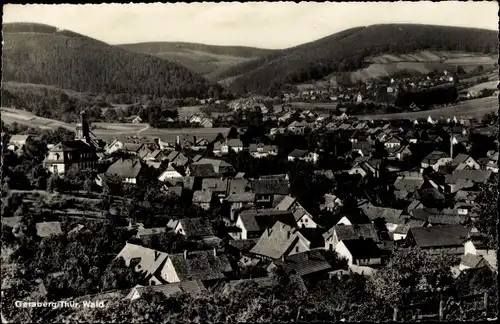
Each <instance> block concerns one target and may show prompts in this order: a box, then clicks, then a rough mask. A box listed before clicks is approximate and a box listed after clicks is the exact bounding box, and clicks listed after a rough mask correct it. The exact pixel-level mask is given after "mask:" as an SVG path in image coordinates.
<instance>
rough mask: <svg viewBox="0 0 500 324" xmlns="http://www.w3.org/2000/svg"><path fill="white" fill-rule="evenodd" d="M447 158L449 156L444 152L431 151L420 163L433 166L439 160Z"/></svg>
mask: <svg viewBox="0 0 500 324" xmlns="http://www.w3.org/2000/svg"><path fill="white" fill-rule="evenodd" d="M449 157H450V156H449V155H448V154H446V153H444V152H441V151H432V152H431V153H429V154H428V155H427V156H426V157H425V158H424V159H423V160H422V162H424V163H429V164H435V163H436V162H437V161H438V160H439V159H442V158H449Z"/></svg>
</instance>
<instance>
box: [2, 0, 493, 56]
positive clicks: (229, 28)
mask: <svg viewBox="0 0 500 324" xmlns="http://www.w3.org/2000/svg"><path fill="white" fill-rule="evenodd" d="M3 9H4V11H3V21H4V22H36V23H43V24H48V25H52V26H55V27H58V28H61V29H68V30H72V31H74V32H77V33H80V34H83V35H86V36H89V37H92V38H96V39H98V40H101V41H104V42H106V43H109V44H124V43H139V42H155V41H167V42H177V41H182V42H193V43H204V44H213V45H240V46H253V47H261V48H270V49H278V48H286V47H291V46H296V45H299V44H303V43H307V42H310V41H314V40H316V39H319V38H322V37H325V36H328V35H331V34H333V33H336V32H339V31H342V30H345V29H348V28H352V27H358V26H367V25H373V24H381V23H415V24H433V25H447V26H462V27H475V28H485V29H492V30H498V4H497V2H496V1H480V2H471V1H469V2H458V1H446V2H445V1H441V2H382V3H381V2H358V3H356V2H350V3H349V2H345V3H336V2H333V3H332V2H330V3H328V2H327V3H314V2H301V3H298V4H296V3H294V2H274V3H273V2H268V3H265V2H254V3H251V2H247V3H209V2H204V3H189V4H186V3H175V4H163V3H153V4H100V5H92V4H89V5H68V4H60V5H16V4H7V5H5V6H4V8H3Z"/></svg>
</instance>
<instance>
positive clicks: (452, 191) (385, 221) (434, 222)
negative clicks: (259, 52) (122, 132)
mask: <svg viewBox="0 0 500 324" xmlns="http://www.w3.org/2000/svg"><path fill="white" fill-rule="evenodd" d="M302 114H304V117H308V118H313V119H316V120H315V121H313V122H312V123H300V122H297V123H296V122H293V123H291V124H290V125H289V126H288V130H289V131H291V132H294V133H301V132H302V133H303V132H304V130H305V128H306V127H313V128H317V129H323V130H324V131H325V132H336V133H337V134H338V135H339V141H340V142H342V143H344V144H345V145H344V146H343V147H342V148H339V151H338V152H337V151H335V152H324V151H322V150H321V149H315V150H312V149H311V150H299V149H295V150H293V151H292V152H289V153H287V154H286V157H284V158H286V159H287V160H288V161H295V160H303V161H306V162H309V163H313V164H315V163H317V162H318V160H319V158H320V157H321V155H324V154H335V155H336V156H343V157H344V158H345V159H346V161H351V163H350V167H349V168H347V169H345V170H316V171H315V172H316V173H318V174H322V175H324V176H326V177H330V178H333V177H335V176H336V174H338V173H344V174H349V175H350V176H353V177H358V178H371V179H375V180H377V179H379V180H380V181H384V182H386V183H387V179H390V178H391V177H392V180H391V181H390V182H388V183H387V184H388V186H389V187H391V188H392V190H393V192H394V196H395V197H396V199H397V201H398V202H399V203H398V206H401V207H398V208H395V207H394V206H386V205H383V203H382V202H381V200H380V199H377V197H375V198H374V197H373V196H367V197H366V199H360V200H359V201H358V206H357V210H356V211H351V212H345V211H344V210H343V209H342V206H343V203H344V202H343V201H342V200H341V199H340V198H338V193H336V192H335V190H334V191H332V192H329V193H327V194H325V197H324V202H323V203H322V204H321V205H320V209H321V210H322V211H328V212H330V213H331V218H332V219H330V220H329V222H328V224H329V225H328V226H327V225H325V222H324V220H321V219H319V218H318V215H314V214H312V213H311V211H308V210H306V209H305V208H304V207H303V206H302V205H301V203H300V202H299V200H298V199H297V198H296V197H293V196H292V195H291V191H290V177H289V175H288V174H275V175H267V176H260V177H258V178H247V177H246V176H245V174H244V173H242V172H239V171H240V170H236V169H235V168H234V167H233V166H232V165H231V164H229V163H227V162H225V161H224V160H223V159H221V158H220V157H218V156H217V155H224V154H227V153H228V152H229V151H230V150H232V151H234V152H236V153H238V152H241V151H243V150H248V151H249V152H250V153H251V155H252V156H253V157H255V158H261V157H266V156H270V155H278V147H276V146H273V145H260V144H251V145H249V147H244V146H243V144H242V142H241V140H239V139H228V138H227V135H228V130H227V132H222V133H221V134H217V136H213V137H212V138H207V137H203V138H200V137H198V138H196V137H195V136H192V135H189V136H186V135H185V134H184V135H172V136H171V138H169V139H156V140H152V141H149V142H148V141H146V142H145V141H142V140H140V139H134V140H130V141H128V142H127V141H126V140H119V139H115V140H113V141H111V142H110V143H108V144H107V145H106V146H104V147H103V148H101V149H100V150H98V149H97V148H96V144H95V140H94V139H92V138H91V137H90V134H89V130H88V129H89V127H88V124H87V123H86V121H85V120H83V121H82V126H81V127H80V131H79V132H78V133H77V138H76V139H75V140H73V141H68V142H62V143H58V144H56V145H54V146H53V147H52V148H51V149H50V151H49V155H48V156H47V158H46V160H45V161H44V165H45V166H46V167H47V168H48V169H49V170H50V171H51V172H55V173H59V174H61V175H64V172H65V170H67V169H68V167H69V166H73V165H76V166H78V167H80V168H85V167H91V166H95V165H96V164H97V162H98V161H99V159H106V158H107V156H109V155H110V154H113V152H116V151H127V152H129V153H132V155H133V157H132V158H120V159H118V160H116V161H115V162H114V163H112V164H111V165H110V166H109V168H108V169H107V170H106V171H105V174H113V175H116V176H118V177H119V178H121V179H122V180H123V182H124V183H127V184H129V185H136V184H137V182H138V178H139V177H140V175H141V172H142V170H143V168H144V166H145V165H149V166H153V167H155V168H162V169H161V170H160V171H161V175H160V176H159V178H158V181H160V182H161V183H162V185H163V186H162V190H164V191H165V192H167V193H169V194H172V195H177V196H183V195H190V196H191V197H192V203H193V204H195V205H198V206H199V207H201V208H203V209H211V208H213V207H220V206H223V207H227V208H226V209H224V210H227V215H225V226H226V233H225V238H226V241H227V243H226V246H225V248H224V249H221V248H220V245H215V246H214V247H213V249H210V250H203V251H184V252H183V253H178V254H168V253H166V252H164V251H156V250H152V249H150V248H146V247H144V246H141V245H137V244H131V243H127V244H126V245H125V246H124V247H123V249H122V251H121V252H120V253H119V254H118V255H117V256H116V257H117V258H123V259H124V260H125V263H126V264H127V266H131V267H134V269H135V271H136V272H138V273H141V274H142V275H143V279H144V282H145V283H146V284H147V285H150V286H155V287H154V289H158V290H159V291H161V292H163V293H165V294H166V295H169V294H172V293H175V292H178V291H184V292H188V293H191V292H200V291H203V290H204V289H206V287H208V286H210V285H213V284H215V283H219V282H221V281H222V282H223V283H224V284H225V291H231V290H232V289H234V288H235V286H237V284H239V283H241V282H243V281H246V280H250V281H254V282H256V283H257V284H259V285H273V284H276V283H275V282H273V281H272V280H271V279H270V278H271V276H269V277H265V278H254V279H245V280H241V279H240V278H238V277H237V275H236V274H237V273H239V272H240V271H241V270H243V269H246V268H248V267H253V266H260V267H263V268H265V269H266V270H267V271H268V272H269V274H270V273H271V272H272V270H273V269H274V268H276V267H278V266H279V267H282V268H283V269H284V270H285V271H286V272H287V273H289V274H290V276H291V277H293V278H295V280H297V281H298V282H303V280H304V279H311V280H317V279H318V278H324V277H329V276H333V275H339V274H345V273H346V272H355V273H360V274H364V275H371V274H373V273H374V272H376V271H377V270H378V269H380V267H383V266H384V265H385V264H386V262H387V260H388V258H389V257H390V253H391V250H392V248H393V247H394V246H395V245H401V244H403V245H407V246H417V247H420V248H421V249H425V250H429V251H432V252H435V253H449V254H453V255H457V256H461V262H460V264H459V265H450V266H453V268H452V269H453V271H454V273H456V274H457V275H459V274H460V272H462V271H465V270H466V269H471V268H481V267H488V268H490V269H491V271H494V272H496V271H497V264H496V253H495V247H493V246H489V245H488V244H487V243H486V240H485V237H484V235H482V234H481V233H479V232H478V231H477V229H476V228H475V227H474V222H475V220H476V219H477V217H478V214H477V210H476V208H474V207H475V203H476V199H477V197H478V195H479V193H480V192H479V188H480V186H481V185H482V184H485V183H488V182H489V181H491V178H492V175H493V173H497V172H498V150H492V151H490V152H488V154H487V156H484V157H478V156H473V153H472V151H471V146H472V143H471V142H470V139H471V135H472V134H474V133H478V134H482V135H488V134H489V135H491V136H493V134H494V132H495V131H496V129H495V127H492V126H484V125H482V124H479V123H474V122H471V121H470V120H457V119H456V118H454V119H450V120H447V121H440V122H438V121H435V120H433V119H432V118H430V117H429V119H428V120H421V121H413V122H408V123H406V124H400V125H398V124H396V123H391V122H383V123H378V124H376V123H374V122H368V121H358V120H353V119H349V118H347V117H346V116H344V118H337V119H335V120H328V118H325V119H322V120H320V121H319V122H318V120H317V119H318V118H319V117H317V116H315V115H314V114H312V113H311V112H302ZM306 124H307V125H306ZM269 136H270V137H271V138H272V136H273V134H272V133H271V134H269ZM16 141H17V139H16ZM13 143H14V142H13ZM420 144H424V145H420ZM12 145H14V144H12ZM17 145H22V143H18V144H17ZM209 145H213V153H214V154H215V157H212V158H207V157H203V156H202V155H201V154H199V155H196V156H194V157H188V155H187V154H186V152H184V151H183V150H184V149H190V150H193V149H194V150H199V151H200V153H202V151H203V150H204V149H207V147H208V146H209ZM416 146H419V147H420V149H419V150H421V147H425V148H427V150H428V151H429V152H424V153H422V152H421V151H419V150H416V149H415V147H416ZM444 147H446V149H444ZM380 148H382V149H383V150H384V151H386V152H387V156H385V157H382V158H381V157H375V153H376V152H377V150H380ZM336 150H337V149H336ZM471 154H472V155H471ZM409 159H418V162H417V165H416V167H412V168H410V169H409V168H408V167H407V166H408V165H410V163H409V162H408V160H409ZM165 161H167V162H168V163H163V162H165ZM388 174H390V176H388ZM100 179H102V178H100ZM98 181H99V180H98ZM449 197H451V200H452V201H453V204H452V206H451V205H450V206H448V207H446V208H438V207H435V206H436V205H439V204H440V203H442V204H444V203H445V200H449V199H445V198H449ZM54 223H57V222H54ZM49 225H51V226H48V225H43V224H41V225H39V224H37V231H38V232H39V235H40V236H44V235H49V234H47V233H50V234H52V235H54V234H57V233H59V234H62V232H61V228H60V226H59V227H58V229H57V225H54V224H52V223H51V224H49ZM130 226H136V227H137V226H138V227H137V229H138V233H137V238H139V239H143V238H150V237H152V236H154V235H159V234H161V233H164V232H166V231H167V230H168V231H173V232H175V233H177V234H180V235H183V236H185V237H186V238H188V239H190V240H200V241H203V242H221V241H222V239H224V237H220V235H221V234H219V237H218V236H217V235H216V234H215V233H216V231H215V230H214V228H213V227H212V225H211V223H210V222H208V221H207V220H205V219H202V218H184V219H172V220H170V221H169V222H168V224H166V226H165V227H162V228H144V227H143V226H140V225H138V224H130ZM46 228H50V229H51V230H48V229H46ZM54 228H55V229H54ZM325 251H335V252H336V253H337V254H338V255H339V256H340V257H341V258H344V259H345V260H347V269H334V268H332V265H331V264H330V263H329V261H328V260H327V259H326V258H325ZM228 253H230V254H232V255H233V256H236V260H237V261H236V262H232V261H231V260H232V259H233V258H229V256H228V255H227V254H228ZM299 286H300V285H299ZM300 287H304V289H305V286H303V285H302V286H300ZM144 289H145V288H144V287H142V286H138V287H134V288H131V290H128V291H126V292H123V298H128V299H130V300H134V299H137V298H140V297H141V293H142V292H143V291H144Z"/></svg>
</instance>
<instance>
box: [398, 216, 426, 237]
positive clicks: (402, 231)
mask: <svg viewBox="0 0 500 324" xmlns="http://www.w3.org/2000/svg"><path fill="white" fill-rule="evenodd" d="M426 223H427V221H425V220H420V219H410V218H407V219H406V221H405V223H404V224H399V225H398V227H396V229H395V230H394V231H393V232H392V239H393V240H394V241H400V240H404V239H406V236H407V235H408V231H409V230H410V229H411V228H414V227H424V225H425V224H426Z"/></svg>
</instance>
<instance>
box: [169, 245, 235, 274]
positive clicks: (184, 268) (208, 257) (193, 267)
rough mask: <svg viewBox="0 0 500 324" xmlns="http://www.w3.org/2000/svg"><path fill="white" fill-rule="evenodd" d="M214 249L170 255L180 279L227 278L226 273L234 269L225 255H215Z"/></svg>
mask: <svg viewBox="0 0 500 324" xmlns="http://www.w3.org/2000/svg"><path fill="white" fill-rule="evenodd" d="M215 254H216V253H215V252H214V251H193V252H187V255H186V256H187V258H184V253H179V254H171V255H169V258H170V260H171V261H172V264H173V266H174V268H175V271H176V273H177V276H178V277H179V280H180V281H186V280H213V279H223V278H225V275H224V274H225V273H227V272H231V271H232V270H233V269H232V267H231V264H230V263H229V260H228V259H227V257H226V256H225V255H215Z"/></svg>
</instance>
